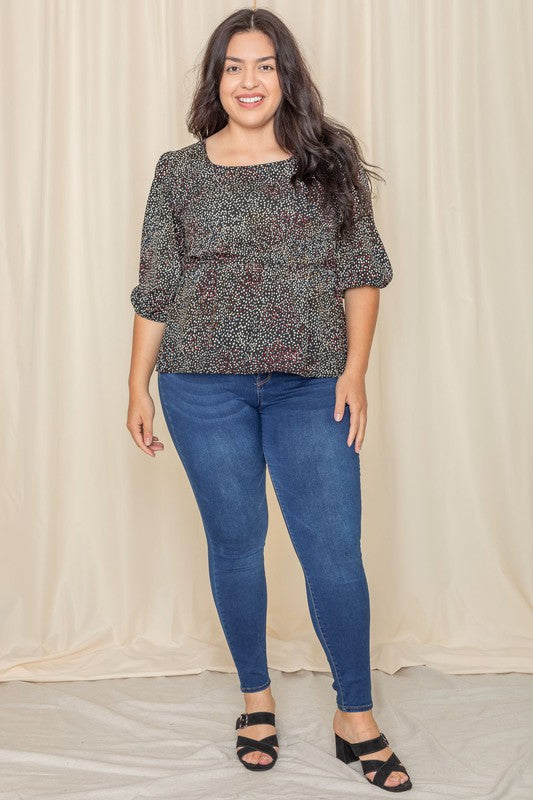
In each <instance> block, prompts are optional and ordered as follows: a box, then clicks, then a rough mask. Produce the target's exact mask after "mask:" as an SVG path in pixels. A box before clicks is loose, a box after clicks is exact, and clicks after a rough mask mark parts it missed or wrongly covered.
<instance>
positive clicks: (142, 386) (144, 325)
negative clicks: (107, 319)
mask: <svg viewBox="0 0 533 800" xmlns="http://www.w3.org/2000/svg"><path fill="white" fill-rule="evenodd" d="M164 330H165V323H164V322H156V321H154V320H151V319H147V318H146V317H141V315H140V314H135V318H134V321H133V340H132V347H131V364H130V374H129V378H128V387H129V395H130V401H129V406H128V418H127V421H126V427H127V429H128V430H129V432H130V433H131V435H132V437H133V440H134V442H135V444H136V445H137V446H138V447H140V449H141V450H143V451H144V452H145V453H147V454H148V455H151V456H152V457H155V451H157V450H164V445H163V443H162V442H160V441H159V439H158V438H157V436H154V435H153V430H152V427H153V421H154V415H155V406H154V401H153V400H152V398H151V396H150V392H149V388H150V378H151V376H152V373H153V371H154V367H155V362H156V359H157V353H158V351H159V346H160V344H161V339H162V338H163V332H164Z"/></svg>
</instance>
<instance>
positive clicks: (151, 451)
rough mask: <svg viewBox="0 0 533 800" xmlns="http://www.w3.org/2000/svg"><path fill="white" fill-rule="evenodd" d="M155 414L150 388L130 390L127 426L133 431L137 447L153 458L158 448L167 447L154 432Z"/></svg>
mask: <svg viewBox="0 0 533 800" xmlns="http://www.w3.org/2000/svg"><path fill="white" fill-rule="evenodd" d="M154 415H155V406H154V401H153V400H152V398H151V397H150V393H149V392H148V390H146V391H130V403H129V406H128V419H127V422H126V428H127V429H128V430H129V432H130V433H131V435H132V437H133V441H134V442H135V444H136V445H137V447H140V449H141V450H142V451H143V452H145V453H147V454H148V455H149V456H152V458H155V454H156V451H157V450H164V449H165V445H164V444H163V442H160V441H159V439H158V438H157V436H154V435H153V434H152V427H153V420H154Z"/></svg>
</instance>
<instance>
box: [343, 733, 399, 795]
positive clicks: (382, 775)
mask: <svg viewBox="0 0 533 800" xmlns="http://www.w3.org/2000/svg"><path fill="white" fill-rule="evenodd" d="M388 744H389V742H388V740H387V737H386V736H385V734H384V733H380V734H379V736H376V738H375V739H367V740H366V741H364V742H347V741H346V739H343V738H342V736H339V735H338V734H337V733H336V734H335V749H336V751H337V752H336V754H337V758H340V760H341V761H344V763H345V764H348V763H349V762H350V761H359V760H360V759H359V756H366V755H370V753H375V752H377V751H378V750H383V748H384V747H387V745H388ZM361 766H362V767H363V772H364V774H365V777H366V773H367V772H374V770H376V774H375V775H374V778H373V779H371V778H367V781H368V782H369V783H371V784H373V785H374V786H379V787H380V788H381V789H385V791H387V792H406V791H407V790H408V789H412V788H413V784H412V783H411V780H410V779H409V775H408V773H407V770H406V769H405V767H404V765H403V764H402V763H401V762H400V759H399V758H398V756H397V755H396V753H394V752H393V753H392V755H390V756H389V757H388V759H387V760H386V761H382V760H381V759H378V758H375V759H372V760H370V759H365V760H364V761H361ZM391 772H404V773H405V774H406V775H407V780H406V781H404V783H399V784H398V785H397V786H385V781H386V780H387V778H388V777H389V775H390V774H391Z"/></svg>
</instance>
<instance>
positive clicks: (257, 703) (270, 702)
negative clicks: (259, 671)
mask: <svg viewBox="0 0 533 800" xmlns="http://www.w3.org/2000/svg"><path fill="white" fill-rule="evenodd" d="M243 698H244V704H245V707H246V710H247V711H253V710H254V709H256V710H267V709H269V708H274V706H275V705H276V701H275V700H274V698H273V696H272V691H271V688H270V686H267V688H266V689H263V690H262V691H260V692H243Z"/></svg>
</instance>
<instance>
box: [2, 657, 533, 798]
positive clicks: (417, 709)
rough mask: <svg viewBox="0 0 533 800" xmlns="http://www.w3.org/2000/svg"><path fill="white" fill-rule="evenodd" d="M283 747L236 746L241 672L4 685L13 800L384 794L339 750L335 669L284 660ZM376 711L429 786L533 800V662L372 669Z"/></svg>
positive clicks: (435, 794) (6, 789)
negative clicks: (478, 667) (504, 667)
mask: <svg viewBox="0 0 533 800" xmlns="http://www.w3.org/2000/svg"><path fill="white" fill-rule="evenodd" d="M270 674H271V677H272V692H273V695H274V697H275V699H276V722H277V733H278V738H279V741H280V755H279V758H278V761H277V764H276V765H275V767H274V768H273V769H271V770H268V771H267V772H263V773H254V772H250V771H249V770H246V769H244V767H242V765H241V764H240V763H239V761H238V760H237V758H236V755H235V737H236V735H237V733H236V731H235V730H234V725H235V719H236V718H237V716H238V714H240V713H241V711H242V710H243V706H242V699H241V693H240V691H239V688H238V682H237V677H236V675H227V674H223V673H219V672H209V671H206V672H204V673H202V674H201V675H187V676H178V677H163V678H161V677H159V678H123V679H117V680H99V681H80V682H76V681H70V682H69V681H65V682H56V683H54V682H49V683H31V682H27V681H13V682H5V683H2V684H0V696H1V705H0V707H1V709H2V712H1V713H2V720H1V725H0V800H28V799H29V798H53V800H59V798H62V797H68V798H69V800H89V798H90V799H91V800H152V798H154V800H155V798H158V800H182V799H183V800H200V798H202V799H203V798H205V799H206V800H208V799H209V800H226V799H229V798H236V797H239V798H246V800H277V798H288V797H290V798H296V800H300V798H309V800H315V799H316V800H318V798H320V800H322V798H332V800H333V798H335V800H352V798H369V799H370V798H376V797H385V796H391V794H390V793H385V792H384V791H383V790H382V789H379V788H377V787H372V786H370V784H369V783H368V782H367V781H366V779H365V778H364V777H363V776H362V772H361V767H360V765H359V764H358V763H357V762H356V763H352V764H350V765H346V764H343V763H342V762H341V761H339V760H338V759H337V758H335V749H334V738H333V732H332V727H331V722H332V718H333V713H334V710H335V701H334V693H333V689H332V688H331V680H332V679H331V676H330V675H329V674H324V673H314V672H307V671H303V670H302V671H300V672H295V673H284V672H278V671H276V670H272V669H271V670H270ZM372 693H373V701H374V716H375V718H376V720H377V722H378V725H379V727H380V729H381V730H382V731H383V732H384V733H385V734H386V736H387V738H388V739H389V742H390V744H391V747H392V748H393V750H394V751H395V752H396V753H397V754H398V756H399V757H400V758H401V760H402V761H403V763H404V764H405V766H406V768H407V770H408V771H409V774H410V776H411V780H412V782H413V789H412V790H411V791H409V792H405V793H403V794H402V796H404V797H409V798H410V800H417V799H418V798H430V797H431V798H442V800H450V799H451V798H460V799H461V800H467V798H475V800H496V798H505V800H532V798H533V675H527V674H519V673H508V674H487V675H446V674H444V673H440V672H437V671H435V670H432V669H429V668H427V667H406V668H404V669H401V670H399V671H398V672H396V673H395V674H394V675H387V674H386V673H383V672H380V671H378V670H373V671H372Z"/></svg>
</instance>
